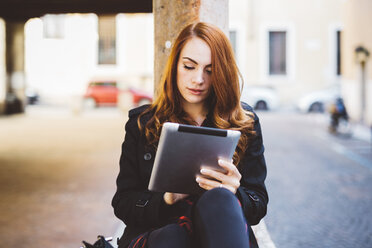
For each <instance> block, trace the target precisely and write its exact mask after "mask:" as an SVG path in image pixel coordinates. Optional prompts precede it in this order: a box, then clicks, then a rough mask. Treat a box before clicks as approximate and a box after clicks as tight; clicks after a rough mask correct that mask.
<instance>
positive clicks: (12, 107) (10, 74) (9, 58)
mask: <svg viewBox="0 0 372 248" xmlns="http://www.w3.org/2000/svg"><path fill="white" fill-rule="evenodd" d="M24 27H25V22H24V21H8V20H6V21H5V39H6V42H5V45H6V48H5V60H6V99H5V113H6V114H14V113H20V112H23V111H24V106H25V103H26V97H25V71H24V57H25V48H24V44H25V42H24V40H25V35H24Z"/></svg>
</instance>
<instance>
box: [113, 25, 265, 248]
mask: <svg viewBox="0 0 372 248" xmlns="http://www.w3.org/2000/svg"><path fill="white" fill-rule="evenodd" d="M239 76H240V74H239V71H238V68H237V65H236V62H235V59H234V55H233V51H232V48H231V45H230V43H229V41H228V39H227V38H226V36H225V35H224V33H223V32H222V31H221V30H219V29H218V28H216V27H215V26H213V25H210V24H207V23H202V22H199V23H195V24H191V25H189V26H187V27H186V28H184V29H183V30H182V31H181V33H180V34H179V36H178V37H177V39H176V41H175V43H174V45H173V47H172V51H171V54H170V56H169V59H168V63H167V65H166V67H165V70H164V74H163V78H162V80H161V83H160V86H159V93H158V97H157V99H156V100H155V101H154V103H153V104H151V105H145V106H141V107H138V108H136V109H133V110H131V111H130V112H129V120H128V122H127V124H126V126H125V130H126V135H125V140H124V142H123V145H122V155H121V158H120V173H119V175H118V178H117V191H116V194H115V196H114V198H113V200H112V206H113V207H114V212H115V215H116V216H117V217H118V218H119V219H121V220H122V221H123V222H124V223H125V224H126V228H125V231H124V234H123V236H122V238H121V239H120V241H119V247H120V248H124V247H130V248H137V247H149V248H156V247H213V248H219V247H234V248H237V247H257V242H256V240H255V238H254V235H253V232H252V230H251V228H250V225H255V224H258V223H259V221H260V220H261V219H262V218H263V217H264V216H265V214H266V209H267V203H268V195H267V192H266V188H265V184H264V180H265V178H266V164H265V159H264V155H263V152H264V147H263V143H262V135H261V129H260V124H259V119H258V117H257V115H256V114H255V113H254V112H253V110H252V108H251V107H250V106H248V105H247V104H245V103H241V102H240V101H239V98H240V85H239ZM166 121H170V122H177V123H184V124H192V125H197V126H206V127H215V128H223V129H234V130H239V131H240V132H241V138H240V140H239V143H238V146H237V149H236V151H235V154H234V156H233V160H232V161H224V160H220V161H219V165H220V166H221V167H223V168H224V169H225V171H226V173H221V172H218V171H215V170H210V169H202V170H201V174H200V176H197V177H196V178H195V180H196V181H197V182H198V184H199V185H200V187H201V188H203V189H205V190H206V191H205V193H203V194H202V195H201V196H196V195H185V194H176V193H170V192H150V191H148V190H147V187H148V183H149V180H150V175H151V170H152V166H153V163H154V157H155V154H156V147H157V143H158V141H159V136H160V132H161V127H162V124H163V123H164V122H166Z"/></svg>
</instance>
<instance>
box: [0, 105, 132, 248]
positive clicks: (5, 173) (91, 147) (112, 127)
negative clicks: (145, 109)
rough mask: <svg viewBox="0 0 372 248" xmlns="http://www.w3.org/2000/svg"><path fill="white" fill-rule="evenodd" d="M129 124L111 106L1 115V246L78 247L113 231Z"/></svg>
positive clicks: (28, 110)
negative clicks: (76, 112)
mask: <svg viewBox="0 0 372 248" xmlns="http://www.w3.org/2000/svg"><path fill="white" fill-rule="evenodd" d="M125 121H126V117H125V114H122V113H120V112H119V111H118V110H116V109H110V108H106V109H99V110H95V111H90V112H86V113H83V114H81V115H78V116H75V115H72V114H71V112H70V110H69V109H68V108H67V109H66V108H49V107H40V106H35V107H30V108H28V109H27V112H26V114H20V115H12V116H1V117H0V165H1V166H0V198H1V202H0V239H1V245H0V247H29V248H33V247H35V248H36V247H56V248H59V247H60V248H66V247H79V246H80V244H81V241H82V240H86V241H88V242H93V241H95V240H96V237H97V235H99V234H100V235H104V236H112V235H113V233H114V232H115V231H116V230H117V227H118V226H119V225H120V221H119V220H118V219H117V218H116V217H115V216H114V215H113V210H112V207H111V199H112V196H113V194H114V192H115V179H116V176H117V174H118V171H119V166H118V161H119V156H120V147H121V142H122V141H123V138H124V123H125Z"/></svg>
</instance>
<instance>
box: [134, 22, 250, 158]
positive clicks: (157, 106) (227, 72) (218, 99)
mask: <svg viewBox="0 0 372 248" xmlns="http://www.w3.org/2000/svg"><path fill="white" fill-rule="evenodd" d="M193 37H198V38H200V39H202V40H204V41H205V42H206V43H207V44H208V45H209V47H210V49H211V56H212V58H211V61H212V75H211V82H212V84H211V88H212V89H211V93H210V95H209V97H208V99H207V105H208V109H209V116H211V117H212V122H213V125H214V126H215V127H217V128H222V129H234V130H239V131H240V132H241V138H240V140H239V144H238V147H237V149H236V152H235V154H234V164H236V165H237V164H238V163H239V161H240V159H241V158H242V156H243V154H244V152H245V150H246V147H247V145H248V143H249V140H250V137H252V135H254V131H253V122H254V121H253V114H252V113H251V112H247V111H245V110H244V109H243V108H242V106H241V104H240V84H239V79H241V80H242V77H241V74H240V72H239V69H238V67H237V65H236V62H235V58H234V53H233V50H232V47H231V45H230V42H229V40H228V39H227V37H226V36H225V34H224V33H223V32H222V31H221V30H220V29H218V28H217V27H215V26H213V25H211V24H208V23H203V22H198V23H194V24H190V25H188V26H186V27H185V28H184V29H183V30H182V31H181V33H180V34H179V35H178V37H177V39H176V41H175V42H174V44H173V47H172V50H171V53H170V55H169V58H168V61H167V64H166V66H165V69H164V72H163V76H162V78H161V81H160V84H159V87H158V92H157V98H156V99H155V101H154V102H153V103H152V105H151V106H150V107H149V108H148V109H147V110H146V111H144V112H143V113H142V114H141V115H140V117H139V118H138V125H139V127H140V129H141V130H142V129H143V127H141V124H140V118H141V116H142V115H144V114H145V113H148V112H153V115H152V117H151V119H150V120H149V121H148V122H147V123H146V125H145V127H144V129H145V135H146V138H147V140H148V142H149V144H153V145H155V146H156V144H157V142H158V141H159V136H160V131H161V127H162V124H163V123H164V122H166V121H170V122H176V123H184V124H193V125H195V124H196V123H195V121H193V120H192V119H191V118H190V117H189V116H188V115H187V113H185V112H184V110H183V109H182V104H181V99H182V96H181V94H180V92H179V90H178V87H177V63H178V60H179V57H180V54H181V51H182V49H183V47H184V46H185V44H186V43H187V41H188V40H190V39H191V38H193ZM242 82H243V80H242Z"/></svg>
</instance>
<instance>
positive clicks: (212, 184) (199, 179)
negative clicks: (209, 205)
mask: <svg viewBox="0 0 372 248" xmlns="http://www.w3.org/2000/svg"><path fill="white" fill-rule="evenodd" d="M196 182H197V183H198V184H199V185H200V184H202V185H205V186H206V187H207V188H208V189H213V188H217V187H220V185H221V182H217V181H215V180H210V179H207V178H204V177H201V176H198V177H196Z"/></svg>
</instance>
